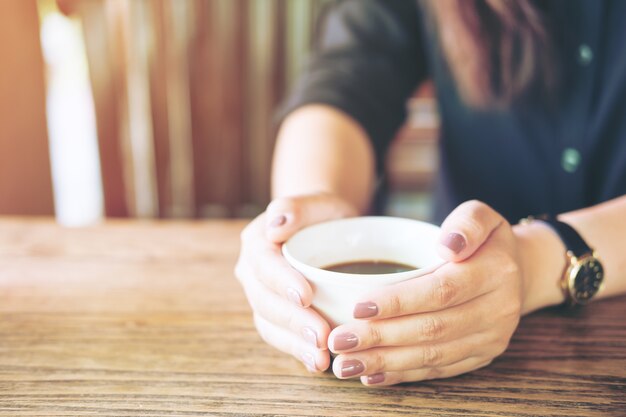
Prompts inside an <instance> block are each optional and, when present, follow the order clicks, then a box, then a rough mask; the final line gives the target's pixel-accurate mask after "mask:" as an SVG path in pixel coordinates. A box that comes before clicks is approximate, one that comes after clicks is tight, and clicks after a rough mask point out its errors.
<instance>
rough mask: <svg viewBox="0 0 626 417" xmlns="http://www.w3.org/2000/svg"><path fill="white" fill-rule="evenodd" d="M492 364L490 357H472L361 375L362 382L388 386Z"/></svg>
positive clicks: (446, 375) (455, 374)
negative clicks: (441, 363)
mask: <svg viewBox="0 0 626 417" xmlns="http://www.w3.org/2000/svg"><path fill="white" fill-rule="evenodd" d="M489 364H491V360H490V359H485V358H481V357H471V358H467V359H463V360H461V361H459V362H457V363H453V364H451V365H447V366H441V367H434V368H421V369H412V370H410V371H396V372H381V373H377V374H372V375H363V376H361V382H362V383H363V384H364V385H368V386H387V385H394V384H400V383H402V382H417V381H426V380H429V379H439V378H451V377H453V376H457V375H461V374H464V373H467V372H471V371H475V370H477V369H480V368H483V367H485V366H488V365H489Z"/></svg>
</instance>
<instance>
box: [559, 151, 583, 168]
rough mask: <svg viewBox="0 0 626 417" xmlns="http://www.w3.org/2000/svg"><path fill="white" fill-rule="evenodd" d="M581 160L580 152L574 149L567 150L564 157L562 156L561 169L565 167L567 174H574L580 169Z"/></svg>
mask: <svg viewBox="0 0 626 417" xmlns="http://www.w3.org/2000/svg"><path fill="white" fill-rule="evenodd" d="M580 160H581V157H580V152H578V151H577V150H576V149H574V148H565V150H564V151H563V155H561V167H563V169H564V170H565V172H569V173H570V174H572V173H574V172H576V170H577V169H578V166H579V165H580Z"/></svg>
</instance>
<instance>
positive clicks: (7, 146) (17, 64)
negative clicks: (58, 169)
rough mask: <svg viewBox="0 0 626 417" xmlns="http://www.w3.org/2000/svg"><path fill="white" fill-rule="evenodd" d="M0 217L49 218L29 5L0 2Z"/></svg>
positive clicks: (41, 96)
mask: <svg viewBox="0 0 626 417" xmlns="http://www.w3.org/2000/svg"><path fill="white" fill-rule="evenodd" d="M0 59H1V60H2V65H0V214H19V215H31V214H32V215H51V214H53V213H54V204H53V195H52V179H51V172H50V156H49V151H48V136H47V125H46V114H45V108H46V107H45V106H46V105H45V85H44V66H43V58H42V54H41V48H40V41H39V18H38V15H37V7H36V3H35V1H34V0H21V1H0Z"/></svg>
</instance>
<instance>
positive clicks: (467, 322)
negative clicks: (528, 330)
mask: <svg viewBox="0 0 626 417" xmlns="http://www.w3.org/2000/svg"><path fill="white" fill-rule="evenodd" d="M485 297H488V295H486V296H482V297H479V298H477V299H475V300H472V301H470V302H468V303H465V304H461V305H460V306H456V307H453V308H449V309H445V310H442V311H438V312H434V313H422V314H414V315H410V316H403V317H397V318H390V319H385V320H371V321H360V320H359V321H354V322H350V323H347V324H343V325H341V326H339V327H336V328H335V329H333V330H332V331H331V333H330V336H329V337H328V346H329V348H330V350H331V351H332V352H334V353H346V352H356V351H362V350H367V349H370V348H374V347H390V346H410V345H414V344H416V343H420V344H421V343H434V342H445V341H448V340H455V339H459V338H461V337H463V336H467V335H469V334H473V333H478V332H481V331H483V330H488V329H490V328H492V326H494V325H495V324H496V322H497V319H498V318H499V317H500V316H499V315H495V314H492V313H493V311H492V308H493V306H494V304H493V303H490V302H488V300H487V299H486V298H485ZM496 301H497V300H496Z"/></svg>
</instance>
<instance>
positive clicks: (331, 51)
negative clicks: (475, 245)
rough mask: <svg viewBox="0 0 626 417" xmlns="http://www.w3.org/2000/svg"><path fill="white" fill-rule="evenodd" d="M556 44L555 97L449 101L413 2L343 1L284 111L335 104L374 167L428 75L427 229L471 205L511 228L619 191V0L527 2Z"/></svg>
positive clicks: (622, 88)
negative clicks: (436, 116)
mask: <svg viewBox="0 0 626 417" xmlns="http://www.w3.org/2000/svg"><path fill="white" fill-rule="evenodd" d="M536 4H537V5H538V7H540V9H541V10H542V11H543V13H545V17H546V21H547V22H548V25H549V28H548V29H549V31H550V33H551V36H552V38H553V42H554V44H555V46H556V48H555V49H556V51H557V56H555V57H554V59H555V65H556V68H557V74H558V78H559V86H560V87H559V89H558V91H557V94H556V97H555V98H554V99H553V100H551V102H550V103H547V102H546V100H545V97H546V95H545V94H544V92H542V91H533V90H532V89H531V90H529V92H528V93H527V94H526V95H524V97H523V98H522V99H520V100H518V101H517V102H516V103H515V104H514V105H512V106H510V108H509V109H508V110H487V111H485V110H477V109H473V108H470V107H468V106H467V105H465V104H464V103H463V102H462V101H461V100H460V97H459V95H458V92H457V90H456V87H455V85H454V82H453V80H452V78H451V75H450V72H449V70H448V69H447V68H446V65H445V63H444V61H443V59H442V57H441V55H440V51H439V49H438V45H437V42H436V40H435V38H434V36H433V32H432V31H431V30H429V24H428V21H427V18H426V16H427V15H426V13H422V11H421V9H420V7H419V5H418V2H416V1H415V0H344V1H340V2H337V3H336V4H334V5H333V6H332V7H330V9H329V10H328V11H327V13H326V14H325V16H324V18H323V20H322V24H321V31H320V34H319V39H318V41H317V44H316V47H315V51H314V53H313V54H312V56H311V59H310V61H309V63H308V65H307V68H306V70H305V71H304V73H303V75H302V77H301V79H300V80H299V82H298V83H297V86H296V87H295V89H294V91H293V92H292V94H291V96H290V98H289V100H288V101H287V104H286V107H285V109H286V110H285V111H290V110H293V109H294V108H296V107H299V106H302V105H304V104H310V103H324V104H329V105H332V106H335V107H336V108H338V109H340V110H343V111H344V112H346V113H347V114H349V115H351V116H352V117H353V118H354V119H356V120H357V121H358V122H359V123H360V124H361V125H362V126H363V127H364V128H365V130H366V131H367V132H368V134H369V137H370V139H371V140H372V143H373V144H374V147H375V149H376V152H377V156H378V161H379V165H380V163H381V161H382V160H383V158H384V154H385V151H386V149H387V147H388V144H389V142H390V140H391V139H392V138H393V137H394V134H395V132H396V130H397V129H398V128H399V127H400V125H401V124H402V123H403V121H404V118H405V116H406V112H405V102H406V100H407V99H408V97H409V96H410V95H411V94H412V93H413V91H414V89H415V88H416V86H417V85H418V84H419V83H420V82H422V81H423V80H425V79H427V78H432V79H433V80H434V82H435V87H436V91H437V100H438V105H439V110H440V115H441V120H442V132H441V140H440V149H441V152H440V154H441V161H440V162H441V163H440V172H439V174H438V179H437V185H436V219H434V220H436V221H441V220H442V219H443V218H444V217H445V216H446V215H447V214H448V213H449V212H450V211H451V210H452V209H453V208H454V207H456V206H457V205H458V204H460V203H461V202H463V201H465V200H469V199H479V200H482V201H484V202H486V203H488V204H490V205H491V206H492V207H494V208H495V209H496V210H498V211H499V212H500V213H501V214H503V215H504V216H505V217H506V218H507V219H508V220H509V221H511V222H516V221H517V220H519V219H520V218H522V217H525V216H527V215H529V214H537V213H555V214H556V213H561V212H566V211H570V210H574V209H578V208H581V207H586V206H591V205H594V204H597V203H600V202H602V201H605V200H608V199H611V198H614V197H617V196H620V195H622V194H625V193H626V23H625V22H626V1H622V0H605V1H602V0H546V1H537V3H536Z"/></svg>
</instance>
